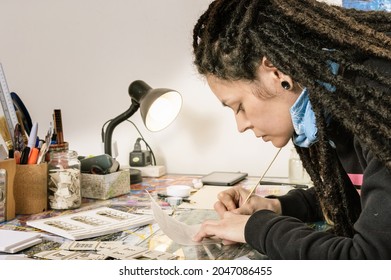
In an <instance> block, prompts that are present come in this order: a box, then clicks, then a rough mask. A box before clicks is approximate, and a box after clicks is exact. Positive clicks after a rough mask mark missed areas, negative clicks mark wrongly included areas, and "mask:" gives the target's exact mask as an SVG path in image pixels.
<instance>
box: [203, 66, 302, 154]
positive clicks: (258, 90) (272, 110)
mask: <svg viewBox="0 0 391 280" xmlns="http://www.w3.org/2000/svg"><path fill="white" fill-rule="evenodd" d="M261 72H262V69H261V71H260V73H259V80H258V81H257V82H247V81H242V80H239V81H226V80H221V79H218V78H216V77H214V76H208V77H207V82H208V84H209V87H210V88H211V90H212V91H213V93H214V94H215V95H216V97H217V98H218V99H219V100H220V102H221V103H222V104H223V106H227V107H229V108H231V109H232V110H233V112H234V115H235V119H236V123H237V126H238V130H239V132H244V131H246V130H248V129H251V130H252V131H253V132H254V134H255V136H256V137H258V138H262V139H263V140H264V141H265V142H269V141H271V142H272V144H273V145H274V146H275V147H277V148H281V147H283V146H285V145H286V144H287V143H288V142H289V140H290V139H291V137H292V135H293V131H294V130H293V124H292V119H291V115H290V112H289V109H290V108H291V107H292V105H293V104H294V103H295V101H296V99H297V98H298V96H299V94H298V93H297V91H296V93H295V92H294V91H292V90H284V89H283V88H282V87H281V80H279V79H278V78H277V79H276V78H275V75H277V74H278V73H274V74H275V75H274V76H273V75H268V73H266V72H265V73H264V74H265V75H262V73H261ZM269 74H270V73H269ZM280 78H281V77H280Z"/></svg>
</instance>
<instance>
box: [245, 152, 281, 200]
mask: <svg viewBox="0 0 391 280" xmlns="http://www.w3.org/2000/svg"><path fill="white" fill-rule="evenodd" d="M281 150H282V148H280V149H278V151H277V153H276V155H275V156H274V158H273V159H272V161H271V162H270V163H269V166H268V167H267V168H266V170H265V172H263V175H262V176H261V179H259V181H258V183H257V184H256V185H255V186H254V187H253V188H252V189H251V190H250V193H249V194H248V196H247V198H246V199H245V201H244V202H243V204H242V206H243V205H244V204H246V202H247V201H248V199H249V198H250V196H251V195H252V194H253V193H254V191H255V190H256V189H257V187H258V185H259V184H260V183H261V181H262V180H263V178H264V177H265V175H266V173H267V172H268V171H269V169H270V167H271V166H272V165H273V163H274V160H275V159H276V158H277V156H278V154H279V153H280V152H281Z"/></svg>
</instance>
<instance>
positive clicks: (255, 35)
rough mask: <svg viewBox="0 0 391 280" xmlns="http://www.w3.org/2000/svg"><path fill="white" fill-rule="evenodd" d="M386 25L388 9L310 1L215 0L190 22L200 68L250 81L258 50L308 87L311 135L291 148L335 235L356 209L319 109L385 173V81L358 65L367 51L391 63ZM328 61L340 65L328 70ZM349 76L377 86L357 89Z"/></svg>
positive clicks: (390, 164) (388, 102)
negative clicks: (313, 138) (304, 144)
mask: <svg viewBox="0 0 391 280" xmlns="http://www.w3.org/2000/svg"><path fill="white" fill-rule="evenodd" d="M390 30H391V14H390V13H388V12H383V11H372V12H364V11H358V10H355V9H344V8H341V7H337V6H332V5H328V4H326V3H323V2H318V1H316V0H216V1H213V2H212V3H211V4H210V5H209V8H208V10H207V11H206V12H205V13H204V14H203V15H202V16H201V17H200V18H199V20H198V22H197V24H196V25H195V27H194V33H193V49H194V55H195V65H196V66H197V68H198V71H199V72H200V73H201V74H203V75H213V76H216V77H218V78H220V79H224V80H231V81H235V80H239V79H244V80H248V81H254V80H255V79H256V75H257V69H258V66H259V63H260V62H261V58H262V57H263V56H266V57H267V58H268V59H269V60H270V61H271V62H272V63H273V64H274V65H275V66H276V67H277V68H278V69H279V70H280V71H282V72H283V73H285V74H287V75H289V76H291V77H292V79H293V80H294V81H295V82H297V83H300V84H301V85H305V86H306V87H307V88H308V90H309V98H310V101H311V104H312V106H313V110H314V113H315V116H316V122H317V128H318V141H317V142H316V143H315V144H313V145H311V146H310V147H309V148H300V147H296V149H297V151H298V153H299V155H300V158H301V159H302V161H303V166H304V168H305V169H306V170H307V172H308V173H309V175H310V177H311V179H312V181H313V182H314V188H315V190H316V193H317V196H318V200H319V203H320V206H321V207H322V210H323V213H324V216H325V218H326V220H328V221H331V222H332V224H334V227H333V229H334V232H335V233H336V234H338V235H341V236H352V235H353V234H354V230H353V223H354V222H355V221H356V220H357V218H358V215H359V213H360V211H361V209H360V208H359V207H357V206H354V205H356V203H354V201H356V202H357V199H358V194H357V192H355V191H354V192H352V191H349V190H351V189H353V186H352V183H351V182H350V180H347V175H346V172H345V171H344V169H343V168H342V166H341V164H340V163H339V160H338V159H337V155H336V152H335V149H333V148H332V147H331V145H330V144H329V139H328V136H327V121H326V115H327V114H330V115H331V116H333V118H334V119H335V120H336V121H338V122H340V123H341V125H342V127H343V129H344V130H346V132H347V133H350V134H351V135H353V134H354V135H356V136H357V137H358V138H359V139H360V141H362V143H364V144H365V145H367V146H368V147H370V149H371V150H372V151H373V152H374V154H375V155H376V156H377V157H378V158H379V160H381V161H382V162H383V163H384V164H385V166H386V167H387V168H388V169H389V170H390V171H391V143H390V141H389V139H391V114H390V113H389V108H391V95H390V94H387V93H389V88H390V86H391V79H389V78H388V79H387V77H385V76H384V75H382V74H381V73H379V72H377V71H376V70H373V71H372V70H368V69H367V68H366V67H365V66H363V64H362V63H363V61H364V59H366V58H368V57H374V58H378V59H385V60H388V61H391V39H390V37H388V36H387V35H386V34H385V33H383V32H385V31H390ZM330 61H331V62H334V63H337V64H338V65H340V66H341V67H342V68H343V71H339V73H337V74H334V73H332V72H331V71H330V63H329V62H330ZM344 72H349V73H351V75H344ZM357 76H359V77H365V78H367V79H371V80H372V81H374V82H376V83H378V84H379V85H380V87H376V88H372V87H369V86H360V87H358V86H357V85H356V84H355V77H357ZM319 81H322V82H319ZM324 83H328V84H330V85H333V86H334V87H335V89H336V90H334V91H330V90H329V89H327V88H326V87H325V86H324ZM335 163H337V165H336V166H335ZM358 205H359V203H358Z"/></svg>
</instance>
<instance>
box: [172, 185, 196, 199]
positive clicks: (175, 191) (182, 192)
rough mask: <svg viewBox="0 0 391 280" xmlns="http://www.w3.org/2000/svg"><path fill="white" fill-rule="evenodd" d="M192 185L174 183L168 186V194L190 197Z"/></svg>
mask: <svg viewBox="0 0 391 280" xmlns="http://www.w3.org/2000/svg"><path fill="white" fill-rule="evenodd" d="M190 190H191V187H189V186H186V185H172V186H168V187H167V195H168V196H177V197H188V196H189V195H190Z"/></svg>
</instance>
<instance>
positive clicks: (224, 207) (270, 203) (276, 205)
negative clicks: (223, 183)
mask: <svg viewBox="0 0 391 280" xmlns="http://www.w3.org/2000/svg"><path fill="white" fill-rule="evenodd" d="M249 193H250V191H249V190H246V189H244V188H243V187H241V186H235V187H232V188H230V189H228V190H226V191H223V192H221V193H219V194H218V201H217V202H216V203H215V205H214V208H215V210H216V212H217V213H218V214H219V216H220V218H222V217H223V215H224V214H225V212H226V211H230V212H232V213H235V214H243V215H251V214H253V213H255V212H256V211H258V210H262V209H268V210H271V211H273V212H276V213H277V214H281V205H280V202H279V200H278V199H268V198H264V197H261V196H258V195H255V194H252V195H251V197H250V198H249V199H248V200H247V202H246V203H244V201H245V200H246V199H247V196H248V194H249Z"/></svg>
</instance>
